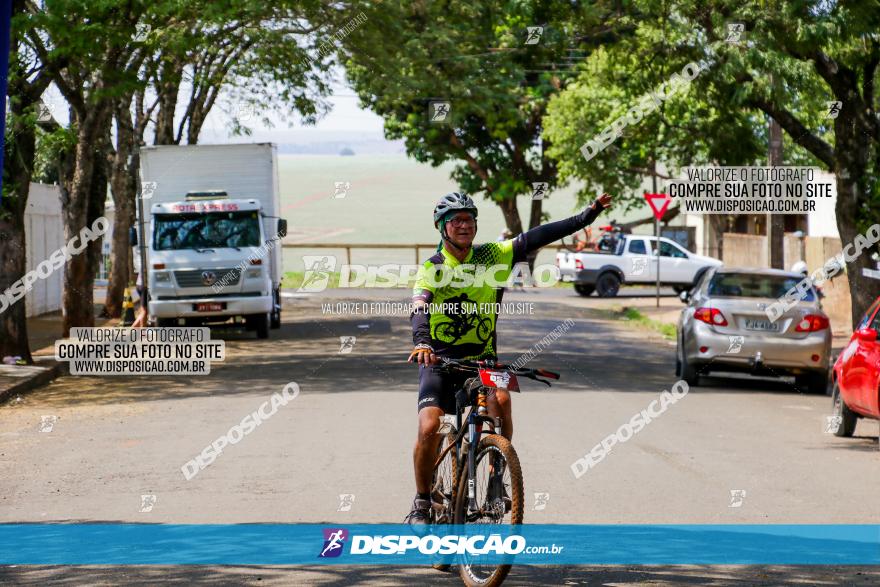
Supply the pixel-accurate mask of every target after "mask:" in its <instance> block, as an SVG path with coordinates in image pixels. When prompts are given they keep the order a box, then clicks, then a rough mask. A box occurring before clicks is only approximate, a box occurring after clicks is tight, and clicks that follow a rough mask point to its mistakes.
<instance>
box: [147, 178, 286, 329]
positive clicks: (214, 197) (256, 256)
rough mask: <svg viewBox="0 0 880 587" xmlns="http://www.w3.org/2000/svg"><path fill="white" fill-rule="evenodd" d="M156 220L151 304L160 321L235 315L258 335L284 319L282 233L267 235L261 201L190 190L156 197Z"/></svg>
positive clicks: (212, 320)
mask: <svg viewBox="0 0 880 587" xmlns="http://www.w3.org/2000/svg"><path fill="white" fill-rule="evenodd" d="M149 220H150V224H149V231H148V238H149V240H148V241H147V243H146V245H147V250H148V259H149V260H148V271H147V275H148V284H149V292H150V302H149V310H150V315H151V316H153V317H154V318H155V320H156V324H157V325H158V326H177V325H188V326H200V325H208V324H219V323H225V322H228V321H230V320H232V321H233V322H235V323H241V322H244V324H245V326H246V327H247V328H248V329H249V330H255V331H256V333H257V337H258V338H267V337H268V336H269V329H270V327H272V326H275V325H276V323H280V312H281V307H280V300H279V299H278V292H277V288H276V287H275V283H274V282H275V281H276V280H275V279H273V275H274V274H277V273H279V272H280V268H278V267H273V264H276V263H277V261H276V256H275V255H273V254H272V253H273V250H272V249H273V248H275V247H278V248H279V249H280V247H281V243H280V240H279V239H280V236H277V235H267V234H266V232H265V225H266V224H267V223H266V222H264V214H263V210H262V205H261V203H260V201H259V200H257V199H238V198H236V199H229V198H228V197H227V195H226V194H225V193H224V192H207V193H205V192H202V193H198V192H197V193H190V194H187V196H186V198H185V199H183V200H181V201H176V202H163V203H156V204H153V205H152V207H151V209H150V218H149ZM272 224H273V225H274V223H272ZM283 224H284V222H283V221H280V222H279V223H278V225H279V231H278V232H279V233H282V232H285V229H286V227H284V226H283ZM281 236H283V235H281ZM273 237H274V238H273Z"/></svg>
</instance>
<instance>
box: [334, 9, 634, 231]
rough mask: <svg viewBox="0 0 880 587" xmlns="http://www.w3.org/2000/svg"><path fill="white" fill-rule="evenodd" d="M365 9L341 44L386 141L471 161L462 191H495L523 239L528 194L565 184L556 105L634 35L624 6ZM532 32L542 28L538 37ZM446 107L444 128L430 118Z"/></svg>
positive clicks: (460, 170)
mask: <svg viewBox="0 0 880 587" xmlns="http://www.w3.org/2000/svg"><path fill="white" fill-rule="evenodd" d="M360 10H363V14H364V15H365V16H366V20H365V22H364V24H362V25H360V26H359V27H357V28H356V29H355V30H354V31H352V32H351V33H350V34H348V35H347V36H345V37H344V38H343V39H341V41H340V44H339V46H340V51H339V53H340V60H341V61H342V63H343V64H344V65H345V68H346V73H347V76H348V79H349V81H350V83H351V85H352V87H353V88H354V90H355V91H356V92H357V94H358V96H359V97H360V99H361V102H362V104H363V105H365V106H367V107H369V108H370V109H371V110H373V111H374V112H376V113H377V114H379V115H381V116H382V117H383V118H384V119H385V135H386V137H387V138H389V139H404V141H405V144H406V150H407V153H408V154H409V155H410V156H411V157H413V158H415V159H416V160H418V161H422V162H428V163H431V164H432V165H434V166H438V165H440V164H442V163H444V162H446V161H457V162H459V164H458V165H457V166H456V167H455V170H454V171H453V173H452V177H453V179H454V180H455V181H456V182H458V184H459V186H460V187H461V189H462V190H463V191H466V192H469V193H477V192H483V193H484V194H485V196H486V197H487V198H488V199H490V200H491V201H493V202H495V203H496V204H497V205H498V206H499V208H500V209H501V212H502V214H503V215H504V219H505V223H506V225H507V227H508V228H509V229H510V230H511V231H512V232H513V233H514V234H518V233H520V232H522V230H523V223H522V221H521V219H520V215H519V211H518V208H517V204H516V198H517V196H520V195H523V194H531V193H532V190H533V186H532V184H533V183H536V182H543V183H546V184H547V188H546V190H545V191H546V192H549V191H552V189H553V188H554V187H557V185H558V176H557V167H556V163H555V162H554V161H553V160H551V159H549V158H548V157H547V150H548V148H549V147H550V144H549V141H548V140H546V138H545V139H542V138H541V134H542V131H543V117H544V114H545V111H546V107H547V104H548V102H549V100H550V98H551V97H552V96H553V95H555V94H557V93H558V92H559V91H560V90H561V89H562V88H564V87H565V86H566V85H567V83H568V82H569V81H570V80H571V79H573V78H574V74H575V73H576V72H574V71H573V69H572V68H573V63H574V62H576V61H579V60H580V59H582V57H583V55H585V54H586V53H588V52H589V51H590V50H592V49H593V48H594V47H595V46H597V45H598V44H600V43H603V42H609V43H610V42H614V41H615V40H616V39H617V38H618V37H619V36H620V35H622V34H625V33H626V30H627V29H626V27H620V26H618V23H617V21H616V17H617V14H616V12H615V11H614V9H613V7H606V5H605V4H604V3H599V4H595V5H592V4H591V5H590V6H589V7H578V6H575V5H573V4H571V3H567V2H540V3H514V4H507V5H504V7H503V9H502V8H500V7H499V6H498V5H497V3H494V2H482V1H480V2H471V3H432V2H415V3H401V4H397V3H391V4H389V3H382V4H373V3H368V2H358V3H355V4H354V5H353V7H352V10H351V14H357V13H359V11H360ZM529 27H542V30H541V31H540V34H539V35H538V38H537V39H535V35H536V34H537V33H538V31H537V30H535V29H532V30H531V31H530V30H529ZM530 35H531V36H530ZM533 41H536V42H534V43H533ZM439 102H448V103H449V105H450V106H451V108H450V111H449V113H448V115H447V116H446V119H445V120H444V121H443V122H441V123H438V122H437V121H436V120H432V118H436V117H433V113H432V112H431V111H430V108H431V107H432V104H435V106H434V108H435V109H436V108H437V106H436V104H437V103H439ZM541 221H542V200H541V199H532V200H531V208H530V214H529V220H528V223H529V226H530V227H533V226H536V225H537V224H539V223H540V222H541Z"/></svg>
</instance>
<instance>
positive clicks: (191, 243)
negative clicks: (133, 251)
mask: <svg viewBox="0 0 880 587" xmlns="http://www.w3.org/2000/svg"><path fill="white" fill-rule="evenodd" d="M153 223H154V229H155V233H154V234H155V236H154V240H153V249H154V250H157V251H163V250H164V251H167V250H173V249H211V248H236V247H258V246H260V215H259V213H258V212H255V211H251V212H209V213H199V214H159V215H157V216H156V217H155V219H154V220H153Z"/></svg>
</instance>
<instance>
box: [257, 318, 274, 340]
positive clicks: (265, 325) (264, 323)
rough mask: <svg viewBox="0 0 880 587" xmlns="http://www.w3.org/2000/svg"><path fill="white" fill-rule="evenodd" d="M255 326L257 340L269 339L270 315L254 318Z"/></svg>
mask: <svg viewBox="0 0 880 587" xmlns="http://www.w3.org/2000/svg"><path fill="white" fill-rule="evenodd" d="M254 321H255V322H256V326H257V338H269V326H270V324H271V322H272V318H271V313H267V314H258V315H256V316H254Z"/></svg>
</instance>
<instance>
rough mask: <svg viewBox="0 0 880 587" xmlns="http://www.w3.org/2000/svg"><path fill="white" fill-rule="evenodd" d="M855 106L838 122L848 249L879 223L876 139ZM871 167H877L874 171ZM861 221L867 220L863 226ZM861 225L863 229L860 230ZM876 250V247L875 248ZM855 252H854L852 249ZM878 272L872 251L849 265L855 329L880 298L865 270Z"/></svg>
mask: <svg viewBox="0 0 880 587" xmlns="http://www.w3.org/2000/svg"><path fill="white" fill-rule="evenodd" d="M851 108H852V104H851V103H850V102H844V105H843V109H842V110H841V112H840V115H839V116H838V117H837V119H836V120H835V121H834V136H835V152H834V158H835V163H836V169H835V172H836V176H837V205H836V209H835V215H836V216H837V231H838V233H839V234H840V240H841V244H842V245H843V247H844V248H846V247H847V245H849V244H851V243H852V242H853V240H854V239H855V237H856V235H858V234H860V231H863V230H865V229H866V228H867V227H868V226H870V225H871V224H874V222H876V221H877V218H876V217H873V218H872V216H873V215H872V214H871V211H872V210H874V209H873V208H872V207H871V204H873V202H872V201H871V195H872V194H876V187H877V186H876V183H875V185H873V186H869V182H876V179H875V178H876V174H877V172H878V171H880V169H878V168H877V167H876V166H877V165H878V163H877V161H876V160H875V161H873V162H869V158H870V154H871V152H872V149H871V144H872V142H873V139H872V138H871V134H870V133H869V132H868V131H869V130H870V129H866V128H863V127H862V126H861V125H860V124H859V123H858V121H857V114H858V113H857V112H852V111H851ZM871 163H874V165H875V167H874V168H870V165H871ZM874 197H876V196H874ZM859 217H862V218H864V219H865V221H864V222H862V223H860V222H859ZM860 225H861V226H860ZM871 248H872V249H876V246H875V247H871ZM849 250H850V251H852V252H855V251H854V249H852V248H850V249H849ZM865 268H868V269H874V268H875V267H874V263H873V262H872V260H871V253H870V251H867V250H865V251H863V252H862V253H861V254H860V255H858V256H857V257H856V258H855V259H853V260H852V261H850V262H848V263H846V275H847V279H848V281H849V291H850V301H851V305H852V327H853V329H855V326H856V324H858V322H859V320H860V319H861V318H862V316H863V315H864V313H865V311H866V310H867V309H868V307H869V306H870V305H871V304H872V303H873V302H874V300H875V299H877V296H878V295H880V280H877V279H871V278H868V277H865V276H864V275H863V274H862V269H865Z"/></svg>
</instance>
